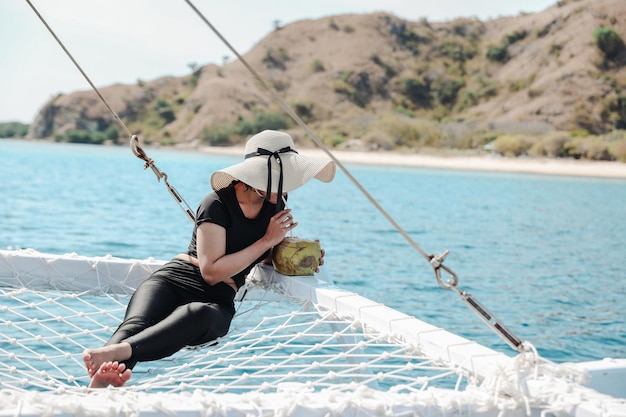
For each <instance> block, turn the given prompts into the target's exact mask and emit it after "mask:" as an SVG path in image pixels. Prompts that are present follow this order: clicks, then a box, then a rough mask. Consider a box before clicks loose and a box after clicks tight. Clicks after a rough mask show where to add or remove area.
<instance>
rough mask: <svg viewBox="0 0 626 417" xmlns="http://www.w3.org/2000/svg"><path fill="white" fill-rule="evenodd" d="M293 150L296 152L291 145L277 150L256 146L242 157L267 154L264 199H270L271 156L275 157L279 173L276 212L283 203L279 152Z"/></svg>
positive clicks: (281, 166) (281, 167)
mask: <svg viewBox="0 0 626 417" xmlns="http://www.w3.org/2000/svg"><path fill="white" fill-rule="evenodd" d="M287 152H294V153H298V151H296V150H295V149H291V146H285V147H284V148H280V149H279V150H277V151H274V152H272V151H268V150H267V149H263V148H257V150H256V152H250V153H248V154H246V155H245V156H244V159H248V158H253V157H255V156H267V157H268V158H267V192H266V193H265V201H269V200H270V196H271V194H272V158H274V159H276V163H278V167H279V168H280V173H279V175H278V198H277V200H276V212H277V213H278V212H279V211H281V210H282V209H283V207H284V203H283V162H282V161H281V160H280V154H281V153H287Z"/></svg>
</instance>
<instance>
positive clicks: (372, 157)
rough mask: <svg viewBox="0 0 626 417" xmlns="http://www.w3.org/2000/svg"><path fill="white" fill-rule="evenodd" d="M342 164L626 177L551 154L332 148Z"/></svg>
mask: <svg viewBox="0 0 626 417" xmlns="http://www.w3.org/2000/svg"><path fill="white" fill-rule="evenodd" d="M201 151H202V152H208V153H213V154H225V155H226V154H228V155H243V153H244V150H243V147H240V146H235V147H203V148H201ZM301 152H302V153H306V154H307V155H311V156H319V157H326V158H329V156H328V154H327V153H326V152H324V151H322V150H320V149H302V150H301ZM332 155H334V157H335V158H336V159H337V160H338V161H339V162H341V163H342V164H344V163H345V164H354V163H356V164H376V165H389V166H406V167H418V168H433V169H455V170H466V171H489V172H512V173H525V174H540V175H562V176H579V177H596V178H616V179H626V163H622V162H610V161H580V160H574V159H551V158H541V159H540V158H505V157H499V156H449V157H448V156H434V155H420V154H403V153H398V152H360V151H332Z"/></svg>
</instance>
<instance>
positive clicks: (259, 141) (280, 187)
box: [83, 130, 335, 388]
mask: <svg viewBox="0 0 626 417" xmlns="http://www.w3.org/2000/svg"><path fill="white" fill-rule="evenodd" d="M334 175H335V165H334V163H333V162H332V161H329V160H323V159H318V158H311V157H306V156H303V155H300V154H298V152H297V151H296V150H295V147H294V143H293V139H292V138H291V136H289V135H288V134H287V133H284V132H278V131H273V130H265V131H263V132H261V133H258V134H256V135H254V136H253V137H251V138H250V139H249V140H248V141H247V143H246V147H245V158H244V161H243V162H241V163H239V164H236V165H233V166H231V167H228V168H225V169H223V170H220V171H217V172H215V173H213V175H212V176H211V186H212V188H213V190H214V192H213V193H211V194H209V195H208V196H206V197H205V198H204V200H203V201H202V202H201V203H200V206H199V208H198V211H197V214H196V224H195V227H194V230H193V234H192V237H191V242H190V244H189V247H188V249H187V252H186V253H181V254H179V255H177V256H175V257H174V258H173V259H172V260H171V261H170V262H168V263H167V264H165V265H164V266H163V267H162V268H161V269H159V270H158V271H155V272H154V273H153V274H152V276H150V278H148V279H147V280H146V281H144V282H143V283H142V284H141V285H140V286H139V288H137V290H136V291H135V293H134V294H133V296H132V297H131V300H130V302H129V304H128V307H127V309H126V315H125V317H124V321H123V322H122V324H121V325H120V326H119V327H118V329H117V330H116V331H115V333H114V334H113V335H112V336H111V338H110V340H109V341H108V342H107V343H106V345H105V346H103V347H100V348H95V349H86V350H85V351H84V352H83V360H84V361H85V365H86V366H87V371H88V372H89V376H90V377H91V378H92V380H91V384H90V385H89V386H90V388H101V387H106V386H109V385H113V386H122V385H124V383H126V381H128V380H129V379H130V377H131V369H132V368H133V366H134V365H135V364H136V363H137V362H143V361H151V360H157V359H161V358H164V357H167V356H169V355H172V354H173V353H175V352H177V351H178V350H180V349H181V348H183V347H185V346H197V345H201V344H204V343H208V342H211V341H214V340H216V339H217V338H218V337H221V336H224V335H225V334H226V333H227V332H228V329H229V326H230V322H231V320H232V318H233V316H234V314H235V307H234V302H233V300H234V297H235V294H236V292H237V290H238V289H239V288H240V287H241V286H242V285H243V284H244V282H245V277H246V275H247V274H248V273H249V272H250V270H251V269H252V267H253V266H254V265H255V264H257V263H259V262H262V261H265V262H269V259H270V252H271V249H272V247H274V246H275V245H277V244H278V243H280V242H281V241H282V240H283V239H284V237H285V234H286V233H287V232H289V231H291V230H293V229H294V228H295V227H296V226H297V225H298V223H297V222H295V221H294V219H293V216H292V215H291V210H289V209H285V208H284V207H285V206H284V201H285V200H284V198H285V197H286V194H287V193H288V192H289V191H292V190H295V189H296V188H298V187H300V186H301V185H303V184H304V183H306V182H307V181H308V180H310V179H311V178H317V179H318V180H320V181H324V182H330V181H331V180H332V179H333V177H334ZM322 257H323V252H322ZM321 264H323V259H321V260H320V265H321Z"/></svg>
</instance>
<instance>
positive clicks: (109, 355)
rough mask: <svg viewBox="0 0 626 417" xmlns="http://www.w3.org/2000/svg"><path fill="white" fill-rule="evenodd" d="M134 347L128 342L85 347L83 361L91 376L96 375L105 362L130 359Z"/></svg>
mask: <svg viewBox="0 0 626 417" xmlns="http://www.w3.org/2000/svg"><path fill="white" fill-rule="evenodd" d="M131 354H132V348H131V347H130V345H129V344H128V343H125V342H122V343H117V344H114V345H108V346H102V347H99V348H96V349H85V350H84V351H83V361H84V362H85V366H86V367H87V372H88V373H89V376H90V377H92V378H93V377H94V375H95V374H96V372H97V371H98V370H99V369H100V365H102V364H103V363H105V362H114V361H124V360H126V359H129V358H130V356H131Z"/></svg>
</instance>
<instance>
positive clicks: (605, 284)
mask: <svg viewBox="0 0 626 417" xmlns="http://www.w3.org/2000/svg"><path fill="white" fill-rule="evenodd" d="M147 152H148V154H149V155H150V156H151V157H152V158H153V159H154V160H155V162H156V164H157V166H158V167H159V168H160V169H161V170H163V171H165V172H166V173H167V174H168V177H169V181H170V182H171V183H172V185H174V186H175V187H176V189H177V190H178V191H179V192H180V194H181V195H182V196H183V197H184V198H185V199H186V201H187V202H188V203H189V205H190V206H191V207H192V208H193V209H194V210H195V206H196V205H197V203H198V202H199V201H200V199H201V198H202V197H203V196H204V195H205V194H206V193H207V192H209V189H210V186H209V178H210V175H211V172H212V171H214V170H216V169H219V168H221V167H224V166H227V165H229V164H232V163H235V162H237V161H239V158H237V157H228V156H216V155H207V154H194V153H189V152H180V151H171V150H147ZM347 167H348V169H350V172H351V173H352V174H353V175H354V176H355V177H356V178H357V179H358V180H359V181H360V182H361V183H362V184H363V185H364V187H365V188H366V189H367V190H368V191H369V192H370V193H371V194H372V195H373V196H374V197H375V198H376V200H377V201H378V202H379V203H380V204H381V205H382V206H383V207H384V208H385V209H386V210H387V211H388V212H389V214H390V215H391V216H392V217H393V218H394V219H395V220H396V221H397V222H398V223H399V224H400V225H401V226H402V227H403V228H404V229H405V230H406V231H407V232H408V233H409V234H410V236H411V237H412V238H413V239H414V240H415V241H416V242H417V243H418V244H419V245H420V247H422V248H423V249H424V250H425V251H426V252H427V253H440V252H442V251H444V250H446V249H447V250H449V251H450V255H449V257H448V259H447V261H446V265H447V266H448V267H450V268H452V269H454V270H455V271H456V273H457V274H458V275H459V287H460V288H461V289H463V290H465V291H468V292H470V293H471V294H473V295H474V296H475V297H476V298H477V299H478V300H479V301H480V302H481V303H482V304H484V305H485V306H486V307H487V308H489V309H490V310H491V311H492V313H494V314H495V315H496V316H497V317H498V318H499V319H500V320H501V321H502V322H504V324H505V325H507V326H508V327H509V328H510V329H511V330H512V331H513V333H515V334H516V335H517V336H518V337H519V338H521V339H522V340H527V341H529V342H531V343H533V344H534V345H535V346H536V347H537V348H538V350H539V352H540V353H541V354H542V355H543V356H544V357H546V358H548V359H551V360H554V361H557V362H566V361H583V360H594V359H602V358H605V357H626V314H625V313H624V305H626V303H625V301H626V266H625V263H624V261H625V259H626V257H625V250H624V246H625V243H626V221H625V219H626V204H625V203H626V181H624V180H607V179H588V178H571V177H549V176H538V175H513V174H491V173H476V172H466V171H451V170H432V169H417V168H401V167H382V166H364V165H351V164H348V165H347ZM0 196H1V198H0V222H1V228H0V247H2V248H34V249H37V250H39V251H41V252H49V253H68V252H76V253H78V254H80V255H87V256H100V255H105V254H112V255H114V256H119V257H124V258H147V257H151V256H152V257H155V258H160V259H167V258H170V257H171V256H173V255H174V254H176V253H178V252H180V251H183V250H185V248H186V247H187V244H188V241H189V237H190V235H191V226H192V225H191V222H190V221H189V219H188V218H187V217H186V216H185V215H184V213H183V212H182V211H180V209H179V208H178V206H177V205H176V203H175V202H174V200H173V199H172V198H171V196H170V195H169V194H168V192H167V190H166V188H165V187H164V185H163V184H162V183H158V182H157V181H156V177H155V176H154V174H153V173H152V171H150V170H148V171H144V170H143V162H142V161H140V160H139V159H137V158H135V157H134V156H133V155H132V153H131V151H130V150H129V149H128V148H126V147H122V148H117V147H116V148H113V147H97V146H86V145H62V144H48V143H31V142H23V141H13V140H0ZM289 201H290V203H289V204H290V207H291V208H292V209H293V213H294V217H295V218H296V220H297V221H299V223H300V225H299V226H298V227H297V228H296V230H295V232H294V235H296V236H299V237H303V238H310V239H313V238H318V239H320V240H321V242H322V246H323V247H324V248H325V250H326V254H327V255H326V265H325V268H326V269H327V271H328V273H329V276H330V277H331V278H332V279H333V280H334V281H335V283H336V284H337V285H339V286H341V287H343V288H346V289H349V290H352V291H355V292H358V293H360V294H361V295H363V296H365V297H368V298H371V299H373V300H376V301H379V302H381V303H384V304H386V305H388V306H390V307H393V308H396V309H398V310H400V311H402V312H405V313H408V314H412V315H415V316H416V317H418V318H420V319H422V320H425V321H428V322H431V323H432V324H435V325H438V326H442V327H445V328H447V329H448V330H450V331H452V332H455V333H458V334H460V335H462V336H464V337H467V338H470V339H473V340H477V341H478V342H480V343H482V344H485V345H487V346H490V347H493V348H495V349H498V350H502V351H504V352H507V353H509V354H514V353H515V352H513V351H512V350H511V349H510V348H508V346H507V345H506V344H505V343H504V342H502V341H501V340H500V339H499V338H498V337H497V336H496V335H495V334H494V333H493V332H492V331H491V330H490V329H489V328H487V327H486V326H485V325H484V324H483V323H482V322H481V321H480V320H479V319H478V318H477V317H476V316H474V315H473V313H471V312H470V311H469V310H468V309H467V308H466V307H465V305H464V304H463V303H462V302H461V300H460V298H459V297H458V296H457V295H456V294H455V293H454V292H452V291H446V290H443V289H441V288H440V287H439V286H438V285H437V283H436V281H435V278H434V275H433V273H432V269H431V268H430V266H429V265H428V264H427V263H426V262H425V261H424V259H423V258H422V257H421V256H420V255H419V254H418V253H417V252H416V251H415V250H414V249H413V248H412V247H411V246H409V245H408V244H407V243H406V242H405V241H404V239H403V238H402V237H401V236H400V235H399V234H398V233H397V232H396V231H395V230H394V229H393V228H392V226H391V225H390V224H389V223H388V222H387V220H385V218H384V217H383V216H382V215H380V214H379V213H378V211H376V209H375V208H374V207H373V206H372V205H371V204H370V203H369V202H368V201H367V199H366V198H365V197H364V196H363V195H362V194H361V193H360V191H358V190H357V189H356V187H354V185H353V184H352V183H351V182H350V181H349V180H348V179H347V177H346V176H345V175H344V174H343V173H342V172H338V175H337V178H336V179H335V181H334V182H333V183H331V184H323V183H320V182H318V181H312V182H311V183H309V184H307V185H306V186H305V187H303V188H301V189H299V190H296V191H295V192H293V193H292V195H291V196H290V199H289Z"/></svg>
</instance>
